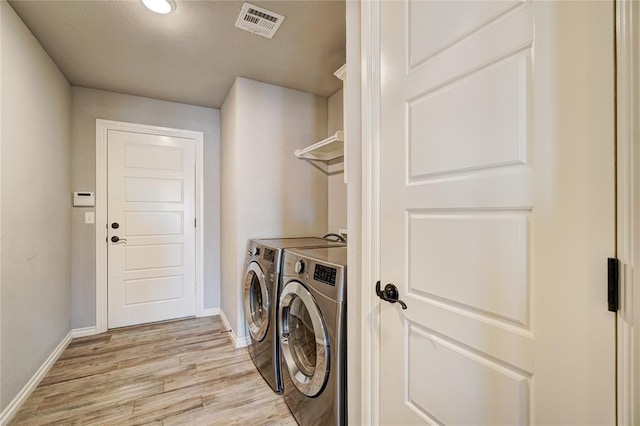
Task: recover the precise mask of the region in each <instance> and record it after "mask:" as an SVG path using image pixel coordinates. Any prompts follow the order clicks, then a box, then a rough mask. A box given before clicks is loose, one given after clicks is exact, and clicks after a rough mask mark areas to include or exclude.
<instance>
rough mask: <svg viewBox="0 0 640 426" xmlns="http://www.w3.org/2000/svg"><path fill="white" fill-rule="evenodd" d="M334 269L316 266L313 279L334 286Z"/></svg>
mask: <svg viewBox="0 0 640 426" xmlns="http://www.w3.org/2000/svg"><path fill="white" fill-rule="evenodd" d="M336 273H337V271H336V269H335V268H332V267H330V266H325V265H320V264H316V267H315V268H314V271H313V279H314V280H316V281H320V282H322V283H325V284H329V285H331V286H335V285H336Z"/></svg>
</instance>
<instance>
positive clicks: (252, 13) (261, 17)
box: [236, 3, 284, 38]
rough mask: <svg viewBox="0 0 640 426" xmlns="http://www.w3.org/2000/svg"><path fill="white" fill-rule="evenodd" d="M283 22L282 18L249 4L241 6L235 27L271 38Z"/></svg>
mask: <svg viewBox="0 0 640 426" xmlns="http://www.w3.org/2000/svg"><path fill="white" fill-rule="evenodd" d="M282 21H284V16H282V15H279V14H277V13H273V12H271V11H268V10H267V9H263V8H261V7H258V6H255V5H253V4H251V3H245V4H243V5H242V10H241V11H240V15H239V16H238V20H237V21H236V27H238V28H240V29H242V30H246V31H249V32H252V33H254V34H258V35H261V36H262V37H267V38H272V37H273V35H274V34H275V33H276V31H277V30H278V28H280V24H282Z"/></svg>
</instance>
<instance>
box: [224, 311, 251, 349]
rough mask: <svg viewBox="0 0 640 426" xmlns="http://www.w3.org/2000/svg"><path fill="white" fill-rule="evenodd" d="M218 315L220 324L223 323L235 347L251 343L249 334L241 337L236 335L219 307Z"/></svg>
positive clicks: (242, 346)
mask: <svg viewBox="0 0 640 426" xmlns="http://www.w3.org/2000/svg"><path fill="white" fill-rule="evenodd" d="M219 315H220V320H221V321H222V324H224V328H226V329H227V330H229V336H230V337H231V341H232V342H233V345H234V346H235V347H236V348H244V347H246V346H249V343H251V338H250V337H249V336H243V337H238V336H236V332H235V331H233V328H231V324H229V320H228V319H227V316H226V315H225V314H224V312H223V311H222V309H220V314H219Z"/></svg>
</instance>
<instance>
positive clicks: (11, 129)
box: [0, 0, 71, 410]
mask: <svg viewBox="0 0 640 426" xmlns="http://www.w3.org/2000/svg"><path fill="white" fill-rule="evenodd" d="M0 15H1V17H0V40H2V45H1V48H0V50H1V57H0V68H1V72H0V73H1V83H0V85H1V87H2V93H1V108H2V130H1V134H0V137H1V138H2V155H1V157H2V165H1V170H2V172H1V174H2V177H1V179H0V181H1V188H0V191H1V193H2V199H1V204H0V205H1V206H2V208H1V210H2V213H1V214H2V229H1V232H0V233H1V240H2V243H1V246H2V248H1V253H2V259H1V260H2V268H1V269H2V275H1V278H0V279H1V285H2V287H1V293H2V300H1V306H0V311H1V314H0V316H1V318H2V319H1V322H2V330H1V332H0V333H1V334H0V340H1V350H0V352H1V354H0V382H1V383H2V386H0V388H1V390H0V409H2V410H4V409H5V408H6V407H7V405H8V404H9V403H10V402H11V401H12V400H13V399H14V398H15V396H16V395H17V394H18V392H19V391H20V390H21V389H22V387H23V386H24V385H25V384H26V383H27V381H28V380H29V379H30V378H31V377H32V376H33V374H34V373H35V372H36V371H37V370H38V368H39V367H40V366H41V365H42V363H43V362H44V361H45V360H46V359H47V357H48V356H49V355H50V354H51V353H52V352H53V350H54V349H55V348H56V346H58V344H59V343H60V342H61V341H62V340H63V339H64V338H65V336H66V335H67V334H68V333H69V331H70V330H71V286H70V282H71V273H70V267H69V266H70V264H71V245H70V241H69V235H70V234H71V226H70V217H71V183H70V182H71V176H70V170H71V168H70V163H69V159H70V157H71V145H70V142H69V136H70V113H71V87H70V86H69V83H68V82H67V80H66V79H65V77H64V76H63V75H62V73H61V72H60V71H59V70H58V68H57V67H56V65H55V64H54V63H53V62H52V61H51V59H49V57H48V56H47V54H46V53H45V51H44V50H43V49H42V47H41V46H40V44H38V42H37V41H36V39H35V38H34V37H33V36H32V35H31V33H30V32H29V30H28V29H27V28H26V26H25V25H24V24H23V23H22V21H21V20H20V18H19V17H18V16H17V15H16V14H15V12H14V11H13V9H12V8H11V6H10V5H9V4H8V3H7V2H6V1H4V0H3V1H0Z"/></svg>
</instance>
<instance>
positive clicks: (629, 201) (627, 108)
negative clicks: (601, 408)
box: [615, 0, 640, 425]
mask: <svg viewBox="0 0 640 426" xmlns="http://www.w3.org/2000/svg"><path fill="white" fill-rule="evenodd" d="M615 3H616V73H617V75H616V88H617V93H616V110H617V114H616V123H617V129H616V146H617V159H616V163H617V170H616V174H617V191H616V192H617V197H616V198H617V227H616V228H617V229H616V231H617V238H616V240H617V247H616V249H617V257H618V258H619V259H620V263H621V274H620V278H621V279H620V299H619V300H620V310H619V311H618V314H617V315H618V321H617V327H618V330H617V333H618V339H617V340H618V343H617V352H618V353H617V363H618V368H617V370H618V371H617V375H618V380H617V382H618V383H617V405H618V407H617V413H618V424H620V425H625V424H629V425H631V424H638V422H640V406H639V405H640V404H639V403H638V401H639V400H640V398H639V396H638V395H639V394H640V374H639V373H640V372H639V371H634V369H637V368H638V367H637V365H638V364H637V359H638V357H639V355H638V346H639V342H634V334H635V335H636V336H637V330H640V295H639V294H638V293H639V292H638V286H639V285H640V279H639V278H638V272H637V271H636V273H635V274H633V269H637V267H638V264H637V263H638V259H639V254H640V253H638V251H640V246H639V245H638V242H637V241H638V238H639V237H640V235H639V234H638V231H637V230H638V229H640V228H638V227H639V226H640V221H639V220H638V214H639V213H640V209H638V203H639V202H640V187H639V186H638V185H637V184H636V183H635V182H636V180H637V179H638V176H639V175H640V150H639V147H638V141H639V139H640V118H638V114H639V113H640V85H639V84H638V83H637V82H638V81H640V43H639V42H638V36H640V31H638V28H639V27H638V26H639V25H640V7H639V6H640V5H639V4H638V3H637V2H635V1H624V0H616V2H615ZM634 293H635V294H634ZM634 366H635V367H634Z"/></svg>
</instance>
